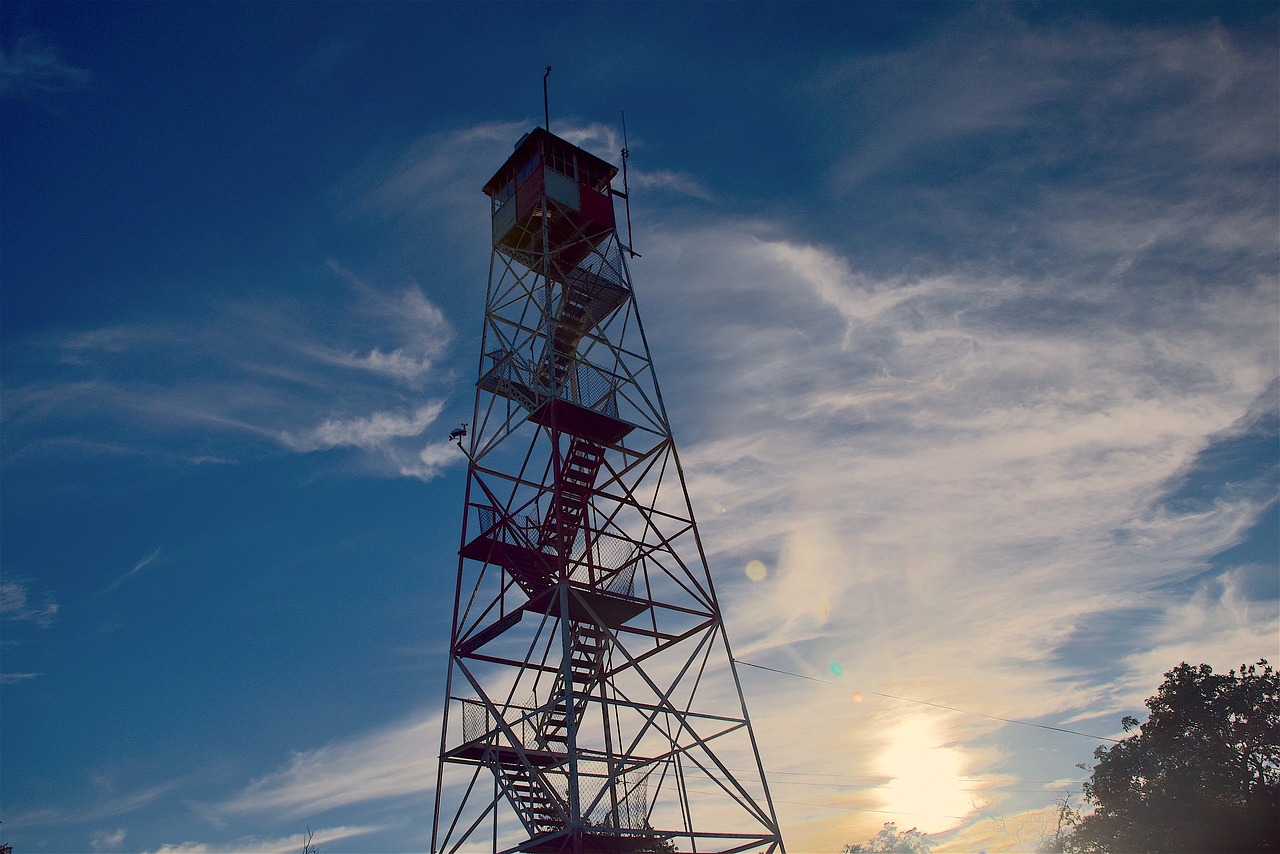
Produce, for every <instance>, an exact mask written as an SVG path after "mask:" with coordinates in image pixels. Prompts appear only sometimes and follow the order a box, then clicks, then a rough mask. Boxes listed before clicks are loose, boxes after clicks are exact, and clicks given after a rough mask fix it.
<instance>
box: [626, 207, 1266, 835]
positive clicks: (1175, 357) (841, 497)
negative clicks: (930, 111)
mask: <svg viewBox="0 0 1280 854" xmlns="http://www.w3.org/2000/svg"><path fill="white" fill-rule="evenodd" d="M750 231H751V229H750V228H749V227H748V228H743V227H741V226H735V225H734V224H725V225H723V226H715V227H711V228H708V229H706V230H703V231H700V232H699V231H691V230H687V229H686V230H684V231H682V232H680V233H678V234H677V233H669V234H661V235H658V236H656V237H650V238H649V239H650V242H651V245H655V244H656V246H657V248H656V250H654V251H651V252H650V253H648V254H647V255H646V259H645V262H643V263H641V262H637V265H636V270H635V276H636V279H637V289H638V290H641V291H642V293H643V295H644V298H645V299H644V302H645V307H646V310H647V315H646V321H647V328H648V329H650V330H653V332H652V333H651V340H653V342H654V348H655V357H656V359H657V368H658V372H659V375H660V377H662V379H663V389H664V393H665V394H666V397H667V399H668V406H669V407H670V408H671V411H672V413H673V418H674V420H675V422H676V425H677V441H678V442H680V443H681V448H682V457H683V462H684V468H685V471H686V473H687V475H688V477H689V485H690V489H691V492H692V494H693V500H694V506H695V509H696V510H698V511H699V519H700V522H701V527H702V535H703V540H704V542H705V544H706V546H707V548H708V549H710V551H711V554H712V559H713V563H714V564H715V565H716V567H717V569H718V571H719V572H720V573H721V577H722V578H724V577H727V578H726V581H724V582H721V590H722V594H721V595H722V606H723V607H725V609H726V612H727V615H726V624H727V625H728V626H729V629H730V632H731V635H732V636H733V637H734V639H735V646H736V649H737V652H738V655H739V656H741V657H742V658H743V659H744V660H748V661H751V660H760V658H763V661H762V663H770V664H773V665H774V666H778V667H781V668H783V669H789V670H794V671H797V672H801V673H815V672H820V671H822V670H823V669H825V668H826V666H827V665H828V664H829V663H830V662H839V663H840V664H841V665H842V668H843V673H844V676H843V677H842V679H843V681H845V682H847V683H848V684H849V685H850V690H851V691H852V690H854V689H856V688H858V687H861V688H863V689H866V690H870V691H883V692H885V693H894V694H898V695H901V696H908V697H915V698H919V699H924V700H929V701H933V702H939V703H943V704H945V705H952V706H956V707H960V708H969V709H973V710H975V711H980V712H983V713H985V714H989V715H995V716H1001V717H1014V718H1019V719H1034V718H1037V717H1038V716H1041V715H1059V716H1066V715H1070V714H1072V713H1073V712H1075V711H1077V710H1083V709H1089V710H1091V712H1092V713H1093V714H1100V713H1107V712H1111V711H1113V710H1114V711H1116V714H1117V716H1118V714H1120V713H1121V711H1120V710H1131V709H1132V708H1133V706H1134V704H1135V703H1137V704H1139V705H1140V701H1141V698H1142V697H1145V696H1147V695H1148V694H1150V692H1151V691H1152V690H1153V688H1154V686H1155V685H1156V684H1158V681H1159V679H1158V674H1159V673H1160V672H1162V671H1163V669H1167V667H1169V666H1172V664H1173V663H1176V661H1173V660H1171V661H1167V662H1162V663H1161V664H1156V663H1155V661H1154V659H1149V658H1147V656H1146V654H1145V653H1142V654H1136V655H1135V656H1132V657H1131V656H1127V655H1124V654H1120V655H1117V656H1116V661H1115V665H1116V666H1117V667H1119V668H1121V669H1122V671H1123V672H1122V674H1121V676H1120V678H1119V679H1118V680H1117V682H1118V684H1116V685H1108V684H1102V683H1097V682H1090V681H1088V679H1086V678H1084V677H1082V676H1081V674H1080V673H1079V672H1077V671H1076V669H1075V668H1076V667H1078V666H1079V662H1076V661H1072V660H1069V659H1068V660H1059V659H1057V658H1056V657H1055V656H1056V655H1057V654H1058V652H1059V649H1060V647H1061V646H1062V644H1063V643H1064V642H1065V640H1066V639H1067V638H1069V637H1071V636H1072V632H1073V631H1074V630H1075V628H1076V627H1077V626H1078V625H1080V624H1081V623H1082V621H1084V620H1085V619H1086V618H1089V617H1090V616H1091V615H1097V614H1106V613H1109V612H1112V611H1121V610H1123V609H1126V608H1135V607H1140V606H1143V605H1145V604H1148V603H1150V602H1151V601H1152V597H1153V596H1156V595H1158V594H1157V591H1159V590H1162V589H1165V588H1166V587H1167V585H1169V584H1170V583H1176V582H1180V581H1184V580H1186V579H1189V578H1192V577H1194V576H1196V575H1198V574H1200V573H1201V572H1203V571H1204V569H1205V567H1206V561H1207V560H1208V559H1209V557H1211V556H1212V555H1213V554H1215V553H1216V552H1218V551H1220V550H1222V549H1224V548H1226V547H1228V546H1230V545H1231V544H1233V543H1234V542H1237V541H1238V540H1239V538H1240V536H1241V535H1242V533H1243V531H1244V529H1245V528H1246V527H1247V526H1248V525H1249V524H1250V523H1251V521H1252V520H1254V519H1256V518H1257V515H1258V513H1259V512H1260V510H1261V508H1262V507H1263V506H1264V504H1265V500H1266V499H1265V497H1264V498H1261V499H1260V498H1259V497H1258V496H1257V495H1256V494H1253V493H1251V492H1250V491H1248V490H1245V491H1243V492H1241V494H1239V495H1235V496H1230V497H1227V496H1223V497H1222V498H1220V500H1219V502H1218V503H1217V504H1216V505H1214V506H1213V507H1211V508H1208V509H1200V510H1197V511H1195V512H1189V511H1174V510H1172V509H1170V508H1168V507H1166V506H1164V505H1163V503H1162V499H1163V497H1164V495H1165V494H1166V493H1167V490H1168V489H1169V485H1170V483H1172V482H1174V481H1175V480H1176V478H1177V477H1178V476H1179V473H1180V472H1183V471H1184V470H1185V469H1186V467H1187V466H1188V465H1189V464H1190V461H1191V460H1193V459H1194V458H1195V457H1196V455H1197V454H1198V453H1199V452H1200V451H1201V450H1202V449H1203V448H1204V447H1205V446H1206V445H1207V444H1208V443H1209V442H1210V441H1211V439H1212V438H1213V437H1214V436H1217V435H1219V434H1221V432H1222V431H1224V430H1226V429H1228V428H1230V427H1231V425H1233V424H1234V423H1236V422H1237V421H1238V420H1239V419H1240V418H1242V417H1244V416H1245V414H1246V413H1247V412H1248V411H1249V409H1250V407H1251V406H1252V405H1253V404H1254V402H1255V401H1256V400H1257V399H1258V396H1259V395H1260V394H1262V393H1263V392H1264V391H1265V389H1266V388H1267V387H1268V384H1269V383H1270V382H1271V381H1272V377H1273V376H1274V371H1275V367H1274V366H1275V364H1276V344H1275V342H1276V335H1275V313H1274V312H1272V311H1269V310H1267V307H1268V306H1269V305H1270V304H1272V303H1273V302H1274V296H1273V295H1272V294H1271V286H1270V285H1268V284H1267V283H1265V282H1261V281H1259V282H1249V281H1244V282H1237V283H1234V285H1235V286H1234V287H1232V288H1226V289H1222V290H1219V291H1217V292H1215V293H1212V294H1208V295H1205V296H1203V297H1201V298H1200V299H1199V300H1198V301H1197V304H1196V310H1195V312H1194V313H1186V314H1183V315H1182V316H1180V317H1177V318H1176V319H1169V320H1166V321H1165V322H1163V324H1162V325H1159V326H1153V325H1150V324H1147V323H1141V325H1140V326H1139V328H1137V329H1135V328H1134V327H1133V326H1131V325H1130V323H1131V322H1132V321H1134V320H1137V321H1139V322H1141V318H1140V317H1137V318H1135V310H1136V308H1137V306H1138V305H1140V304H1141V302H1142V301H1143V300H1145V296H1144V295H1143V294H1141V293H1137V292H1132V291H1128V290H1126V289H1125V288H1123V287H1114V288H1111V289H1109V290H1108V289H1103V288H1093V289H1091V290H1090V291H1089V292H1088V293H1087V295H1086V296H1085V297H1084V298H1083V300H1082V303H1084V302H1087V304H1082V306H1081V307H1080V309H1079V310H1080V311H1081V312H1087V313H1088V314H1089V316H1091V317H1092V316H1095V315H1097V314H1098V310H1097V308H1096V306H1097V304H1098V303H1099V302H1101V304H1102V305H1103V306H1105V310H1104V312H1103V314H1104V315H1107V316H1109V317H1104V318H1103V319H1102V320H1100V321H1099V322H1097V323H1082V322H1079V320H1078V319H1077V321H1076V322H1070V323H1065V324H1063V325H1062V326H1060V327H1056V328H1054V327H1051V328H1048V329H1041V328H1035V329H1028V328H1025V327H1023V326H1021V325H1019V324H1018V323H1010V322H1006V321H1005V320H1004V319H1003V318H1002V316H1001V312H1002V310H1003V309H1004V308H1005V307H1007V306H1017V305H1020V304H1022V303H1023V302H1025V301H1026V300H1027V299H1028V297H1029V295H1032V294H1035V293H1036V292H1037V291H1038V290H1039V289H1041V288H1045V287H1055V288H1056V287H1058V286H1059V285H1060V284H1061V283H1059V282H1052V281H1051V282H1044V281H1039V280H1035V279H1029V278H1025V277H1014V276H1009V275H1000V276H995V277H991V278H986V277H982V276H980V275H974V274H967V273H962V272H957V273H953V274H951V275H947V276H943V277H933V278H914V279H911V280H906V279H897V278H890V279H878V278H876V277H873V276H870V275H868V274H866V273H864V272H859V271H857V270H856V269H855V268H854V267H853V265H852V264H851V263H850V262H849V261H848V260H846V259H845V258H843V257H841V256H839V255H838V254H836V253H834V252H832V251H831V250H828V249H823V248H819V247H816V246H812V245H804V244H796V243H791V242H788V241H783V240H776V239H775V240H769V241H762V240H757V239H753V238H752V237H750V236H749V235H750ZM728 306H732V307H733V310H732V311H731V312H726V311H725V310H724V309H725V307H728ZM654 309H657V311H656V312H655V311H654ZM1173 314H1174V313H1172V312H1171V313H1170V315H1171V316H1172V315H1173ZM655 315H656V316H655ZM1224 329H1229V330H1231V331H1230V333H1229V334H1225V335H1224V334H1219V330H1224ZM690 435H691V436H693V437H697V440H695V441H692V442H689V441H685V440H684V439H683V437H684V436H690ZM753 558H755V559H760V560H762V561H764V563H765V564H766V565H768V567H769V573H768V575H767V577H766V578H765V580H763V581H760V582H751V581H749V580H748V579H747V578H746V576H745V573H744V571H743V568H744V567H745V564H746V563H747V561H748V560H750V559H753ZM1159 595H1161V596H1162V601H1166V602H1171V601H1173V600H1170V599H1168V598H1167V597H1168V594H1167V593H1166V594H1159ZM1188 609H1190V610H1188ZM1273 611H1274V609H1270V610H1268V609H1266V608H1265V607H1264V608H1259V607H1257V606H1252V609H1250V608H1245V607H1243V605H1242V603H1240V602H1239V601H1237V600H1233V599H1231V598H1229V597H1225V596H1224V597H1223V598H1222V599H1221V600H1220V601H1219V600H1206V599H1204V597H1203V596H1201V597H1199V598H1197V599H1195V600H1192V601H1191V602H1188V603H1185V604H1182V605H1177V606H1174V607H1173V609H1172V610H1171V611H1169V612H1168V613H1166V614H1165V615H1164V616H1163V617H1162V618H1160V619H1159V620H1158V621H1156V622H1155V624H1154V630H1153V631H1152V632H1151V633H1147V632H1144V631H1134V632H1132V633H1131V634H1130V635H1129V637H1128V638H1127V642H1128V644H1129V646H1128V648H1129V649H1131V650H1134V651H1135V653H1136V651H1137V650H1150V651H1151V652H1152V653H1154V656H1155V658H1159V657H1161V656H1167V655H1169V654H1175V657H1177V656H1181V655H1182V652H1181V651H1179V650H1177V649H1176V644H1175V643H1174V641H1173V640H1166V639H1165V637H1164V635H1163V634H1162V633H1163V632H1165V631H1168V630H1170V628H1171V627H1177V626H1182V625H1188V626H1200V627H1201V631H1202V632H1203V638H1204V642H1205V643H1204V645H1202V646H1201V648H1202V649H1204V651H1205V652H1206V653H1207V652H1209V651H1210V650H1209V649H1208V648H1207V647H1213V648H1220V649H1221V652H1222V655H1223V656H1227V655H1228V654H1229V652H1230V651H1231V650H1235V651H1236V652H1237V653H1238V654H1239V656H1240V657H1243V658H1247V657H1249V655H1250V654H1252V653H1250V650H1251V649H1252V648H1253V647H1256V646H1257V644H1258V643H1260V642H1261V641H1262V640H1264V639H1265V638H1267V637H1269V636H1270V637H1272V638H1273V637H1274V632H1275V627H1276V623H1275V615H1274V613H1272V612H1273ZM1161 627H1165V628H1161ZM1196 637H1198V635H1196V634H1194V633H1191V630H1190V629H1187V630H1186V631H1185V632H1184V631H1183V630H1181V629H1179V630H1177V633H1176V638H1181V639H1183V640H1184V641H1185V643H1187V644H1194V643H1195V638H1196ZM1263 651H1264V652H1265V650H1263ZM1116 652H1119V651H1118V650H1117V651H1116ZM1253 657H1255V658H1256V654H1254V655H1253ZM1237 663H1238V662H1237ZM1120 683H1123V684H1124V685H1125V686H1126V687H1125V688H1124V689H1122V690H1117V689H1118V687H1119V684H1120ZM748 688H749V697H750V699H751V702H752V711H753V717H754V719H755V720H756V723H757V727H758V729H759V730H760V741H761V745H762V750H764V752H765V762H766V767H772V768H782V769H796V770H799V769H802V768H809V769H812V770H815V771H817V770H828V771H831V770H836V768H838V767H845V768H848V767H853V768H869V767H874V762H875V761H876V756H877V753H876V745H877V744H878V743H880V740H881V739H882V738H885V737H887V732H888V730H887V729H886V728H887V727H888V726H890V724H891V722H892V721H894V720H896V719H900V718H899V713H900V710H897V709H891V708H886V705H892V704H886V703H885V702H880V703H866V704H864V705H860V706H859V705H855V704H852V703H850V702H849V700H848V696H849V695H848V694H842V693H841V692H840V691H839V690H838V689H834V688H831V687H827V686H814V685H806V684H803V683H801V684H800V685H773V684H771V683H769V682H767V681H765V680H764V679H762V678H761V677H760V676H759V675H758V674H753V675H752V676H751V677H750V678H749V685H748ZM773 690H776V691H779V692H782V693H781V694H780V696H779V698H778V699H774V698H773V697H771V696H770V693H769V692H770V691H773ZM782 698H785V699H782ZM873 706H874V707H875V708H873ZM939 714H941V717H937V719H936V720H932V722H931V725H932V726H933V727H935V730H934V731H935V732H936V741H935V742H934V747H935V748H936V749H938V750H949V749H951V746H955V749H956V750H957V751H958V752H957V753H956V754H954V757H955V758H956V759H957V760H958V761H959V763H960V764H959V765H958V766H957V768H959V769H961V771H962V772H963V773H964V774H966V775H968V776H972V775H975V774H978V773H981V772H982V771H983V770H984V769H985V768H990V767H992V763H993V762H994V761H995V757H993V756H992V755H991V754H989V753H984V752H982V751H981V750H975V748H974V747H973V746H972V744H973V740H974V739H975V738H977V737H979V736H981V735H982V734H983V733H990V732H992V731H993V730H994V729H995V728H996V727H997V725H996V724H994V723H992V722H990V721H987V722H982V721H980V720H978V719H970V718H965V717H963V716H958V715H947V714H942V713H939ZM800 719H802V720H805V721H806V725H805V730H806V731H808V732H821V733H824V734H825V735H824V738H823V739H805V738H797V737H796V736H795V733H794V722H795V721H796V720H800ZM1080 742H1081V743H1080V744H1079V745H1077V747H1078V748H1079V752H1080V759H1084V758H1087V755H1088V751H1089V750H1090V749H1091V745H1089V744H1088V742H1087V741H1085V740H1083V739H1081V740H1080ZM782 745H785V749H782V748H781V746H782ZM948 755H952V754H948ZM832 757H839V758H838V760H837V759H833V758H832ZM918 788H919V787H917V789H918ZM892 794H893V793H890V792H887V791H886V792H885V793H884V795H885V798H888V799H887V800H885V799H880V798H879V796H877V795H876V794H875V792H874V791H868V792H866V793H865V794H863V795H859V796H858V797H857V798H856V799H855V800H854V801H852V802H843V803H844V804H845V806H850V805H853V804H856V805H860V806H861V807H863V808H885V807H886V805H887V804H888V805H891V804H893V803H899V805H900V804H901V803H904V802H906V801H904V800H903V798H901V797H896V796H893V797H890V795H892ZM916 794H917V796H918V795H920V792H917V793H916ZM939 797H940V795H939ZM895 798H896V800H895ZM830 803H831V804H833V805H834V804H836V803H842V802H841V801H838V800H831V801H830ZM894 808H896V809H902V807H901V806H899V807H894ZM958 809H959V808H958V807H955V806H953V807H951V808H950V811H949V812H948V813H947V814H948V815H964V814H966V811H965V810H960V811H959V812H957V810H958ZM782 811H783V814H784V817H785V819H784V820H785V821H786V822H787V824H788V826H791V827H795V828H797V835H796V837H795V838H794V839H792V841H791V844H792V845H799V846H800V848H801V849H805V847H806V845H818V844H827V843H829V842H830V838H829V836H823V834H829V833H830V832H831V830H830V820H829V819H822V818H821V817H820V814H818V815H815V814H814V813H813V811H812V810H806V809H803V808H799V807H792V806H783V807H782ZM922 820H923V819H916V818H913V819H912V822H913V823H919V822H920V821H922ZM811 822H812V826H811V827H810V823H811ZM957 823H959V822H958V820H952V821H951V824H953V825H954V824H957ZM806 827H809V828H810V830H804V829H803V828H806ZM810 831H812V833H813V834H814V835H809V833H810ZM850 838H856V837H854V836H851V837H850ZM821 840H826V841H825V842H821Z"/></svg>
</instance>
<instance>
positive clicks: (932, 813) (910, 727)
mask: <svg viewBox="0 0 1280 854" xmlns="http://www.w3.org/2000/svg"><path fill="white" fill-rule="evenodd" d="M941 741H942V739H941V737H940V735H939V733H938V730H937V727H936V726H935V725H934V724H933V723H932V722H930V721H928V720H925V719H916V720H910V721H906V722H904V723H902V724H901V725H900V726H898V727H897V728H896V729H895V730H894V731H893V735H892V741H891V742H890V744H889V746H888V748H887V749H886V750H885V752H884V753H883V754H882V755H881V757H880V770H881V773H883V774H884V775H885V776H887V777H891V778H892V780H891V782H890V783H889V784H888V786H887V787H886V788H885V789H884V790H883V793H884V797H885V799H886V804H885V809H886V810H887V811H889V812H895V813H901V814H902V817H901V819H900V820H899V822H898V823H899V825H900V826H906V827H911V826H912V825H914V826H916V827H917V828H919V829H920V830H921V831H923V832H925V833H941V832H942V831H944V830H949V829H951V828H953V827H955V826H956V825H958V824H959V823H960V821H961V820H962V818H963V816H966V815H967V814H969V813H970V812H972V811H973V805H972V803H971V798H972V793H971V792H967V791H964V790H965V789H966V788H971V786H969V785H968V784H967V781H965V780H963V779H961V775H962V771H963V764H964V763H963V756H962V753H961V751H960V750H959V749H957V748H954V747H944V746H942V744H941Z"/></svg>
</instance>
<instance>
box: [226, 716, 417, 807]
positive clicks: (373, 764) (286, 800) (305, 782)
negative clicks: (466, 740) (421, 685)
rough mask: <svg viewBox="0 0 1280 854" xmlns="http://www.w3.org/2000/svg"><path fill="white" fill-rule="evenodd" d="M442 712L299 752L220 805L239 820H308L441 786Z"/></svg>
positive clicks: (413, 794)
mask: <svg viewBox="0 0 1280 854" xmlns="http://www.w3.org/2000/svg"><path fill="white" fill-rule="evenodd" d="M439 727H440V715H439V713H438V712H435V711H433V712H431V713H429V714H421V715H418V716H415V717H411V718H408V719H406V720H403V721H399V722H397V723H394V724H391V725H389V726H386V727H384V728H381V729H378V730H374V731H371V732H366V733H362V734H360V735H357V736H355V737H353V738H350V739H348V740H345V741H340V742H335V743H333V744H329V745H326V746H324V747H319V748H315V749H313V750H308V751H304V752H301V753H296V754H294V755H293V756H292V757H290V759H289V761H288V764H287V765H286V766H285V767H283V768H281V769H280V770H278V771H275V772H272V773H271V774H268V775H266V776H265V777H262V778H259V779H257V780H255V781H253V783H251V784H250V785H249V786H247V787H246V788H245V789H244V790H243V791H242V792H240V793H239V794H237V795H236V796H234V797H232V798H230V799H229V800H227V801H225V802H222V803H220V804H217V805H215V806H214V810H215V811H216V812H218V813H220V814H223V815H228V816H233V815H245V814H251V813H259V812H273V813H277V814H280V815H286V816H303V815H307V814H311V813H320V812H324V811H326V810H331V809H337V808H341V807H351V806H353V805H355V804H362V803H367V802H370V801H377V800H382V799H387V798H396V797H404V796H416V797H421V796H422V794H423V793H424V792H428V791H430V790H431V789H432V788H433V787H434V785H435V763H436V757H435V755H434V754H433V753H432V748H431V745H432V744H433V743H438V738H439V732H440V729H439Z"/></svg>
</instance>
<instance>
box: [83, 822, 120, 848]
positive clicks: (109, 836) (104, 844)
mask: <svg viewBox="0 0 1280 854" xmlns="http://www.w3.org/2000/svg"><path fill="white" fill-rule="evenodd" d="M126 836H128V831H126V830H125V829H124V828H123V827H118V828H116V829H115V830H99V831H96V832H95V833H94V834H93V838H92V839H90V840H89V847H90V848H91V849H92V850H94V851H116V850H119V848H120V846H121V845H124V840H125V837H126Z"/></svg>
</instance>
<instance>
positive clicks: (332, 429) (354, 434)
mask: <svg viewBox="0 0 1280 854" xmlns="http://www.w3.org/2000/svg"><path fill="white" fill-rule="evenodd" d="M443 406H444V404H443V403H440V402H439V401H437V402H434V403H429V404H427V405H425V406H422V407H419V408H418V409H417V410H416V411H414V412H412V413H397V412H375V413H374V414H372V415H369V416H362V417H359V418H352V419H348V420H345V421H343V420H337V419H327V420H325V421H322V422H321V423H320V424H318V425H316V426H315V427H313V428H312V429H311V430H309V431H307V432H306V433H303V434H293V433H286V434H284V435H283V437H282V440H283V441H284V443H285V444H286V445H288V446H289V447H290V448H292V449H294V450H296V451H303V452H306V451H315V450H327V449H329V448H341V447H355V448H364V449H366V450H369V449H375V448H381V447H383V446H384V445H386V443H387V442H388V441H390V440H392V439H400V438H405V437H415V436H420V435H422V431H423V430H425V429H427V427H429V426H430V425H431V424H432V423H434V422H435V420H436V418H437V417H438V416H439V415H440V410H441V409H442V408H443Z"/></svg>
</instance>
